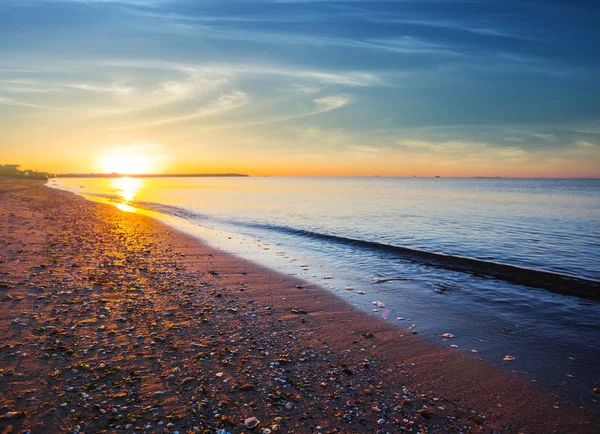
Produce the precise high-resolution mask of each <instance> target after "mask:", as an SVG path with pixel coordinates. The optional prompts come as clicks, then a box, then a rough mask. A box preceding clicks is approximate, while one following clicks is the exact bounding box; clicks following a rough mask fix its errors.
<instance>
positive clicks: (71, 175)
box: [56, 173, 249, 178]
mask: <svg viewBox="0 0 600 434" xmlns="http://www.w3.org/2000/svg"><path fill="white" fill-rule="evenodd" d="M125 176H126V177H129V178H199V177H204V178H209V177H221V178H224V177H247V176H249V175H245V174H243V173H141V174H135V175H128V174H125V173H61V174H58V175H56V178H122V177H125Z"/></svg>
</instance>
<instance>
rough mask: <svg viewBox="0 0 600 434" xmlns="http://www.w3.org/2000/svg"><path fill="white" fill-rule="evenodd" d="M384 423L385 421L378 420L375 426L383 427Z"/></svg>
mask: <svg viewBox="0 0 600 434" xmlns="http://www.w3.org/2000/svg"><path fill="white" fill-rule="evenodd" d="M384 423H385V419H379V420H378V421H377V425H383V424H384Z"/></svg>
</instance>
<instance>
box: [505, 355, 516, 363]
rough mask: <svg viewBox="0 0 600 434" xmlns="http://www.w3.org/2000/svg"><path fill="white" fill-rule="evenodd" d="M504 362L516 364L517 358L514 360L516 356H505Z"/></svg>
mask: <svg viewBox="0 0 600 434" xmlns="http://www.w3.org/2000/svg"><path fill="white" fill-rule="evenodd" d="M503 360H504V361H505V362H514V361H515V360H517V359H515V358H514V356H509V355H506V356H504V359H503Z"/></svg>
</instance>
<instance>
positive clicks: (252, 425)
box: [244, 417, 260, 429]
mask: <svg viewBox="0 0 600 434" xmlns="http://www.w3.org/2000/svg"><path fill="white" fill-rule="evenodd" d="M259 423H260V421H259V420H258V419H257V418H255V417H249V418H248V419H246V420H245V421H244V425H246V428H248V429H252V428H255V427H256V426H257V425H258V424H259Z"/></svg>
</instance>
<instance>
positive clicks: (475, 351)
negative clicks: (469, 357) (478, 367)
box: [471, 350, 479, 353]
mask: <svg viewBox="0 0 600 434" xmlns="http://www.w3.org/2000/svg"><path fill="white" fill-rule="evenodd" d="M471 352H472V353H478V352H479V351H477V350H471Z"/></svg>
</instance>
